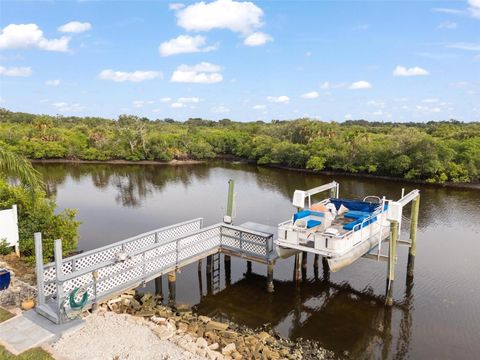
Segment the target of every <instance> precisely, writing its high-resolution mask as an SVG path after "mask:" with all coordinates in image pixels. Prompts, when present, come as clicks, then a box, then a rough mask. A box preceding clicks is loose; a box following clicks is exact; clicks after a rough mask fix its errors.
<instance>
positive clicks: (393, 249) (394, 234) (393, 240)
mask: <svg viewBox="0 0 480 360" xmlns="http://www.w3.org/2000/svg"><path fill="white" fill-rule="evenodd" d="M397 239H398V221H391V222H390V241H389V247H388V265H387V288H386V299H385V305H388V306H392V305H393V281H394V280H395V264H396V261H397V260H396V257H397Z"/></svg>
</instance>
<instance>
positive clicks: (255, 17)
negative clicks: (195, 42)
mask: <svg viewBox="0 0 480 360" xmlns="http://www.w3.org/2000/svg"><path fill="white" fill-rule="evenodd" d="M176 15H177V24H178V25H179V26H181V27H182V28H184V29H186V30H189V31H209V30H212V29H228V30H231V31H233V32H236V33H241V34H243V35H245V36H246V35H249V34H250V33H252V32H253V31H254V30H255V29H257V28H259V27H260V26H262V16H263V11H262V9H260V8H259V7H258V6H257V5H255V4H254V3H252V2H238V1H233V0H216V1H212V2H210V3H205V2H203V1H202V2H198V3H195V4H192V5H189V6H187V7H186V8H183V9H181V10H179V11H178V12H177V14H176Z"/></svg>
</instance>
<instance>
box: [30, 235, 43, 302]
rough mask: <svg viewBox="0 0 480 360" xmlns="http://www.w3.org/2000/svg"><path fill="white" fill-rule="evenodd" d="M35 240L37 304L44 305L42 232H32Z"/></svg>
mask: <svg viewBox="0 0 480 360" xmlns="http://www.w3.org/2000/svg"><path fill="white" fill-rule="evenodd" d="M33 237H34V240H35V271H36V272H37V305H45V292H44V291H45V287H44V273H43V248H42V233H39V232H37V233H35V234H33Z"/></svg>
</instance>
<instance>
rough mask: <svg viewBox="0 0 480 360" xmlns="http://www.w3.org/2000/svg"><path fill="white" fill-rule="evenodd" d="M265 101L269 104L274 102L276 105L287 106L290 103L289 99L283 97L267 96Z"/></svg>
mask: <svg viewBox="0 0 480 360" xmlns="http://www.w3.org/2000/svg"><path fill="white" fill-rule="evenodd" d="M267 100H268V101H270V102H274V103H277V104H288V103H289V102H290V98H289V97H288V96H285V95H281V96H267Z"/></svg>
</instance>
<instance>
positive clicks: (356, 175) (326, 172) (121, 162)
mask: <svg viewBox="0 0 480 360" xmlns="http://www.w3.org/2000/svg"><path fill="white" fill-rule="evenodd" d="M215 160H216V161H226V162H241V163H245V164H255V163H254V162H253V161H250V160H246V159H243V158H237V157H234V156H222V157H217V158H216V159H214V160H171V161H167V162H165V161H155V160H140V161H130V160H80V159H74V160H72V159H30V161H31V162H32V163H34V164H104V165H160V166H162V165H163V166H165V165H170V166H172V165H173V166H182V165H197V164H208V163H209V162H210V161H215ZM257 166H259V167H265V168H273V169H281V170H287V171H296V172H302V173H310V174H319V175H341V176H348V177H353V178H359V179H362V178H365V179H374V180H375V179H379V180H390V181H397V182H404V183H409V184H421V185H429V186H432V187H443V188H452V189H473V190H480V183H454V182H445V183H443V184H439V183H428V182H426V181H423V180H408V179H404V178H398V177H393V176H382V175H373V174H361V173H348V172H343V171H333V170H322V171H315V170H309V169H298V168H292V167H288V166H282V165H272V164H270V165H258V164H257Z"/></svg>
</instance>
